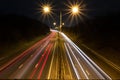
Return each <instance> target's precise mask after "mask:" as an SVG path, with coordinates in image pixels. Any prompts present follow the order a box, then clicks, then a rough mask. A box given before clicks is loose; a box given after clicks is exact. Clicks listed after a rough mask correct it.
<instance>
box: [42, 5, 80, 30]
mask: <svg viewBox="0 0 120 80" xmlns="http://www.w3.org/2000/svg"><path fill="white" fill-rule="evenodd" d="M79 7H80V6H79V5H77V4H74V5H71V6H70V7H69V8H70V9H69V13H70V15H73V16H76V15H78V14H80V8H79ZM42 10H43V11H42V12H43V14H46V15H49V14H50V13H52V7H51V6H50V5H48V4H47V5H43V6H42ZM62 17H63V15H62V11H60V14H59V18H60V19H59V20H60V23H59V24H60V25H59V31H60V32H61V28H62V26H63V25H64V23H63V22H62ZM53 25H56V23H53Z"/></svg>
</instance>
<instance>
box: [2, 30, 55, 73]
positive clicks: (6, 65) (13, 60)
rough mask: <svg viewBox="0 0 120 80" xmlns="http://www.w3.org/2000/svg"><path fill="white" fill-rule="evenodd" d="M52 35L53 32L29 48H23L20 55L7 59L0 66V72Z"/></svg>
mask: <svg viewBox="0 0 120 80" xmlns="http://www.w3.org/2000/svg"><path fill="white" fill-rule="evenodd" d="M53 35H55V32H52V33H51V34H50V35H49V36H47V37H46V38H44V39H42V40H40V41H39V42H37V43H36V44H35V45H33V46H32V47H30V48H29V49H27V50H25V51H24V52H23V53H21V54H20V55H18V56H17V57H15V58H14V59H12V60H11V61H9V62H8V63H6V64H4V65H3V66H2V67H0V72H2V71H3V70H5V69H6V68H8V67H9V66H11V65H14V64H15V63H16V62H17V61H19V60H21V59H22V58H23V57H24V56H26V55H27V54H29V53H30V52H31V51H32V50H34V49H35V48H37V47H38V46H39V45H40V44H41V43H43V42H44V41H46V40H47V39H49V38H50V37H51V36H53Z"/></svg>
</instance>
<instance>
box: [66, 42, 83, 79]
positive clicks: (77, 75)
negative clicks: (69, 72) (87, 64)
mask: <svg viewBox="0 0 120 80" xmlns="http://www.w3.org/2000/svg"><path fill="white" fill-rule="evenodd" d="M64 45H65V49H66V51H67V54H68V57H69V59H70V61H71V64H72V67H73V69H74V71H75V74H76V77H77V79H81V78H80V76H79V74H78V72H77V70H76V68H75V65H74V63H73V61H72V58H71V56H70V53H69V51H68V49H67V46H66V44H65V43H64Z"/></svg>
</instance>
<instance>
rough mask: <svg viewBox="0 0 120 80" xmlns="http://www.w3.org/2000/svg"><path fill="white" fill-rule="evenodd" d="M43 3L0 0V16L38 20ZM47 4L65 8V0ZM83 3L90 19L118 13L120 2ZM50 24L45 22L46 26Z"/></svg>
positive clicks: (96, 1) (32, 0) (24, 0)
mask: <svg viewBox="0 0 120 80" xmlns="http://www.w3.org/2000/svg"><path fill="white" fill-rule="evenodd" d="M44 1H46V0H0V14H17V15H24V16H28V17H31V18H35V19H39V20H40V15H41V14H40V13H38V10H37V8H39V5H38V4H39V3H41V2H44ZM47 1H48V0H47ZM68 1H70V0H68ZM74 1H75V0H74ZM79 1H81V0H79ZM49 2H53V4H55V6H54V8H60V9H62V8H65V7H64V5H63V3H64V2H67V0H49ZM84 3H85V4H86V5H87V7H86V8H87V9H88V11H87V12H86V14H87V15H88V16H90V17H94V16H98V15H107V14H110V13H117V12H120V0H84ZM57 15H58V14H57ZM65 18H66V17H65ZM63 20H65V19H63ZM50 21H51V20H50ZM52 22H53V21H52ZM52 22H48V21H47V20H46V21H45V23H47V24H48V25H49V24H50V25H51V23H52ZM66 25H67V24H66Z"/></svg>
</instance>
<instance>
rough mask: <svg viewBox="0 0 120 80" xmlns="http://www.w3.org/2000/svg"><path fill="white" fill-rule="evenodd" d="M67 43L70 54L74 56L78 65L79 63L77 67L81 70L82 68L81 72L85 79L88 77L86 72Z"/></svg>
mask: <svg viewBox="0 0 120 80" xmlns="http://www.w3.org/2000/svg"><path fill="white" fill-rule="evenodd" d="M67 45H68V47H69V49H70V51H71V52H72V55H73V56H74V58H75V59H76V61H77V63H78V65H79V67H80V68H81V70H82V72H83V74H84V75H85V77H86V78H85V79H89V78H88V76H87V74H86V73H85V71H84V69H83V67H82V65H81V64H80V62H79V61H78V59H77V57H76V56H75V55H74V53H73V51H72V49H71V48H70V46H69V44H68V43H67Z"/></svg>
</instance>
